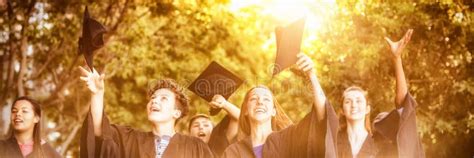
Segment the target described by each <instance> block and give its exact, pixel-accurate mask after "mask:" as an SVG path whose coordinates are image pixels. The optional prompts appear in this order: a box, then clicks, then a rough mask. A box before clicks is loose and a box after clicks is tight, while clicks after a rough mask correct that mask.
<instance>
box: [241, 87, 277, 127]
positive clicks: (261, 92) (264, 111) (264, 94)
mask: <svg viewBox="0 0 474 158" xmlns="http://www.w3.org/2000/svg"><path fill="white" fill-rule="evenodd" d="M248 95H249V97H248V99H247V103H246V104H247V112H246V114H247V115H248V116H249V118H250V120H253V121H256V122H260V123H263V122H267V121H271V118H272V116H275V114H276V110H275V106H274V104H273V96H272V93H271V92H270V90H268V89H265V88H255V89H253V90H252V91H251V92H250V93H249V94H248Z"/></svg>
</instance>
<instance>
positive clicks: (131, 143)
mask: <svg viewBox="0 0 474 158" xmlns="http://www.w3.org/2000/svg"><path fill="white" fill-rule="evenodd" d="M140 135H143V134H142V133H141V132H137V131H135V130H134V129H132V128H130V127H127V126H119V125H113V124H110V122H109V119H108V118H107V115H106V114H105V113H104V114H103V118H102V135H101V136H99V137H98V136H95V134H94V127H93V123H92V115H91V113H90V112H89V114H88V115H87V118H86V119H85V120H84V123H83V126H82V130H81V142H80V156H81V158H93V157H127V155H130V154H131V153H133V152H136V151H134V149H136V148H135V147H136V146H139V145H138V141H137V139H140V138H142V137H144V136H141V137H140Z"/></svg>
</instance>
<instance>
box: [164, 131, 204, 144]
mask: <svg viewBox="0 0 474 158" xmlns="http://www.w3.org/2000/svg"><path fill="white" fill-rule="evenodd" d="M172 140H174V141H179V142H184V143H192V144H196V145H205V146H207V144H206V143H204V142H203V141H202V140H201V139H199V138H196V137H193V136H189V135H184V134H181V133H176V134H174V136H173V138H172Z"/></svg>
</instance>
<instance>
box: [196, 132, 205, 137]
mask: <svg viewBox="0 0 474 158" xmlns="http://www.w3.org/2000/svg"><path fill="white" fill-rule="evenodd" d="M205 136H206V133H204V132H199V133H198V137H205Z"/></svg>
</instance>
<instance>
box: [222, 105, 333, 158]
mask: <svg viewBox="0 0 474 158" xmlns="http://www.w3.org/2000/svg"><path fill="white" fill-rule="evenodd" d="M325 106H326V115H327V116H328V117H327V118H326V119H324V120H322V121H318V119H317V116H316V110H315V109H314V107H313V108H312V110H311V112H310V113H308V114H307V115H306V116H305V117H304V118H303V119H302V120H301V121H300V122H299V123H298V124H295V125H291V126H289V127H287V128H285V129H283V130H280V131H276V132H273V133H271V134H270V135H269V136H268V137H267V140H266V141H265V144H264V145H263V153H262V156H263V157H264V158H280V157H282V158H293V157H298V158H305V157H336V142H335V140H336V139H335V137H336V134H337V127H336V126H335V125H337V124H334V123H329V122H337V117H336V114H335V113H334V110H331V109H332V106H330V105H329V104H326V105H325ZM326 127H328V128H326ZM223 157H226V158H227V157H230V158H234V157H237V158H238V157H241V158H244V157H245V158H247V157H248V158H252V157H255V155H254V153H253V146H252V141H251V139H250V137H246V138H244V139H242V140H240V141H238V142H236V143H233V144H232V145H230V146H229V147H228V148H227V149H226V150H225V152H224V155H223Z"/></svg>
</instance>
